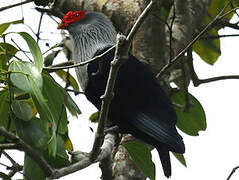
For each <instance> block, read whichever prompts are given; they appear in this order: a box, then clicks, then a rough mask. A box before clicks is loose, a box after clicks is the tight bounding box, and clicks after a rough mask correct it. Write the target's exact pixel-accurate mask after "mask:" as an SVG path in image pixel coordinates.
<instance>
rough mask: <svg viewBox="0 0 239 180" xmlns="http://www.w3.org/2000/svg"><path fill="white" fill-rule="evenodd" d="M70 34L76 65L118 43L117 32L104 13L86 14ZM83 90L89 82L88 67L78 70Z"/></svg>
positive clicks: (78, 68) (69, 29)
mask: <svg viewBox="0 0 239 180" xmlns="http://www.w3.org/2000/svg"><path fill="white" fill-rule="evenodd" d="M67 30H68V31H69V33H70V36H71V39H72V42H73V47H74V52H73V59H74V61H75V63H79V62H84V61H86V60H88V59H91V58H93V57H94V56H95V54H96V53H98V52H101V51H102V50H105V49H107V48H109V47H111V46H113V45H115V43H116V31H115V28H114V26H113V25H112V23H111V21H110V20H109V19H108V17H106V16H105V15H104V14H103V13H99V12H86V14H85V17H84V18H82V19H81V20H79V21H76V22H74V23H71V24H70V25H69V26H68V28H67ZM76 73H77V78H78V80H79V82H80V85H81V88H82V89H83V90H85V88H86V86H87V82H88V74H87V65H85V66H81V67H77V68H76Z"/></svg>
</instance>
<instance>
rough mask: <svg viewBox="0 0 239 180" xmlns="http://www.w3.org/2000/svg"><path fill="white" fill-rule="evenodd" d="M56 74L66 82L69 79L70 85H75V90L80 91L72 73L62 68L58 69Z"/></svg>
mask: <svg viewBox="0 0 239 180" xmlns="http://www.w3.org/2000/svg"><path fill="white" fill-rule="evenodd" d="M56 74H57V75H58V76H59V77H60V78H61V79H62V80H63V81H65V82H66V83H67V81H69V83H70V85H71V86H72V87H73V89H74V90H75V91H79V86H78V83H77V81H76V80H75V78H74V77H73V76H72V75H71V74H70V73H68V72H66V71H63V70H60V71H57V72H56Z"/></svg>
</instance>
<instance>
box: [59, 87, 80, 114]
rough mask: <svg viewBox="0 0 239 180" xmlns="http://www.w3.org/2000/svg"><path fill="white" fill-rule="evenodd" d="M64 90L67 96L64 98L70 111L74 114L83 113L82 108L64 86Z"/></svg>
mask: <svg viewBox="0 0 239 180" xmlns="http://www.w3.org/2000/svg"><path fill="white" fill-rule="evenodd" d="M62 92H63V93H64V95H65V98H64V102H65V105H66V107H67V109H68V110H69V111H70V113H71V114H72V115H73V116H77V114H81V110H80V109H79V107H78V106H77V104H76V103H75V101H74V100H73V99H72V98H71V96H70V95H69V93H68V92H67V91H66V90H65V89H64V88H62Z"/></svg>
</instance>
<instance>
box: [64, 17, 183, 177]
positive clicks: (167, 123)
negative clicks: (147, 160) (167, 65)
mask: <svg viewBox="0 0 239 180" xmlns="http://www.w3.org/2000/svg"><path fill="white" fill-rule="evenodd" d="M68 31H69V33H70V35H71V37H72V40H73V43H74V59H75V60H76V61H85V60H87V59H90V58H92V57H94V56H96V55H98V54H101V53H102V52H104V51H105V50H107V49H108V48H109V47H112V46H113V45H114V44H115V39H116V32H115V29H114V27H113V25H112V24H111V22H110V21H109V19H108V18H107V17H106V16H105V15H103V14H102V13H96V12H87V13H86V16H85V17H84V18H83V19H82V20H80V21H77V22H75V23H72V24H71V25H69V27H68ZM113 58H114V52H113V51H111V52H110V53H108V54H107V55H106V56H105V57H104V58H103V59H102V60H101V61H103V62H104V64H103V68H102V69H101V71H100V73H97V74H96V75H95V74H94V73H95V72H97V70H98V62H97V61H95V62H92V63H90V64H88V65H87V66H85V67H83V68H78V70H77V75H78V79H79V81H80V83H81V85H82V88H83V90H84V91H85V95H86V97H87V99H88V100H89V101H90V102H91V103H93V104H94V105H95V106H96V107H97V108H98V109H100V107H101V99H100V97H101V96H102V95H103V94H104V91H105V87H106V83H107V79H108V74H109V69H110V62H111V61H112V60H113ZM93 74H94V75H93ZM114 94H115V96H114V98H113V100H112V102H111V106H110V110H109V119H110V120H111V121H112V123H113V125H117V126H118V127H119V129H120V132H121V133H130V134H132V135H133V136H134V137H136V138H138V139H140V140H143V141H145V142H146V143H148V144H151V145H152V146H154V147H155V148H156V149H157V151H158V153H159V156H160V159H161V163H162V166H163V170H164V174H165V176H166V177H169V176H171V163H170V156H169V151H173V152H177V153H184V151H185V146H184V143H183V140H182V137H181V136H180V135H179V134H178V132H177V130H176V128H175V125H176V121H177V116H176V113H175V111H174V109H173V107H172V104H171V102H170V100H169V99H168V97H167V95H166V94H165V93H164V91H163V90H162V88H161V87H160V84H159V82H158V80H157V79H156V78H155V75H154V74H153V73H152V72H151V71H150V70H149V68H148V67H146V66H145V65H144V64H142V63H141V62H140V61H139V60H137V59H136V58H135V57H134V56H132V55H131V54H129V59H128V61H127V62H126V63H125V64H123V65H122V67H121V68H120V70H119V73H118V76H117V80H116V84H115V89H114Z"/></svg>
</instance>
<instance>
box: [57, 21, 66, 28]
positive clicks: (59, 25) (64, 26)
mask: <svg viewBox="0 0 239 180" xmlns="http://www.w3.org/2000/svg"><path fill="white" fill-rule="evenodd" d="M57 29H66V25H65V24H64V23H62V22H61V23H60V24H58V26H57Z"/></svg>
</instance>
